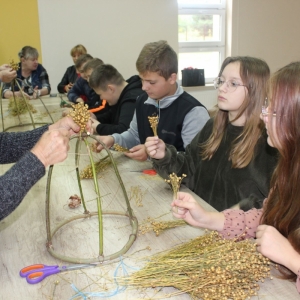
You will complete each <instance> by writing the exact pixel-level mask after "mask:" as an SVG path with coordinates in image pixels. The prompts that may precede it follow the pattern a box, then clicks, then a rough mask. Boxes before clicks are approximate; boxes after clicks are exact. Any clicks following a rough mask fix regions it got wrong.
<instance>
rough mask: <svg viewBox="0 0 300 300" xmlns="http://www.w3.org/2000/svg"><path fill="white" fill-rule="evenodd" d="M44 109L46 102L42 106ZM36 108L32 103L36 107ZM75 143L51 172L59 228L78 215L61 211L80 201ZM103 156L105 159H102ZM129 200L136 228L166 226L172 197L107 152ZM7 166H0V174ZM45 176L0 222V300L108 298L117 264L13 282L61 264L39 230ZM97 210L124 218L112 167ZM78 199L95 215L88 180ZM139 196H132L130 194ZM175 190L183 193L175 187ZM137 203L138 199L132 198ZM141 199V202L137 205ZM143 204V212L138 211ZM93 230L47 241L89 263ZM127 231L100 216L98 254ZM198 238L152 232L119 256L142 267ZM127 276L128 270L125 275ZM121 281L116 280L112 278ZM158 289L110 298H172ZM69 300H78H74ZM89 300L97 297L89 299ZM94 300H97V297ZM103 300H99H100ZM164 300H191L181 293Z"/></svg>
mask: <svg viewBox="0 0 300 300" xmlns="http://www.w3.org/2000/svg"><path fill="white" fill-rule="evenodd" d="M47 101H49V103H48V102H47V105H49V109H51V110H52V111H53V113H54V114H55V115H56V117H57V118H58V117H59V116H60V108H59V102H60V99H59V98H55V99H52V98H48V99H47ZM45 102H46V100H45ZM37 103H38V102H37ZM74 145H75V140H72V141H71V149H70V152H69V157H68V159H67V160H66V161H65V162H63V163H61V164H59V165H57V166H55V167H54V169H53V175H52V185H51V207H52V211H53V215H52V216H51V221H52V222H53V224H55V225H56V224H58V223H60V222H61V221H62V220H64V219H65V218H68V217H70V216H73V215H76V214H79V213H82V212H83V209H82V207H80V208H77V209H69V208H68V205H67V204H68V199H69V197H70V196H71V195H73V194H79V190H78V186H77V181H76V174H75V164H74V156H75V155H74V153H75V150H74ZM82 153H83V155H82V157H81V165H82V166H85V165H87V164H88V157H87V156H86V155H84V151H83V150H82ZM101 155H102V156H103V155H104V153H103V154H101ZM113 155H114V157H115V159H116V162H117V165H118V169H119V171H120V174H121V177H122V179H123V182H124V185H125V188H126V190H127V193H128V196H129V198H130V199H131V200H130V203H131V207H132V209H133V211H134V214H135V215H136V217H137V219H138V221H139V223H140V224H142V223H143V222H145V221H146V220H147V218H148V217H150V218H157V220H158V221H162V220H173V217H172V214H171V212H170V203H171V201H172V191H171V189H170V188H169V186H168V185H167V184H166V183H165V182H164V181H163V180H162V179H161V178H160V177H159V176H158V175H155V176H150V175H143V174H141V173H139V172H131V171H132V170H142V169H146V168H150V167H151V164H150V163H149V162H143V163H140V162H137V161H133V160H131V159H128V158H126V157H125V156H124V155H123V154H121V153H116V152H114V153H113ZM10 166H11V165H2V166H0V172H1V174H2V173H4V172H5V171H6V170H8V169H9V168H10ZM46 181H47V175H46V176H45V177H44V178H42V179H41V180H40V181H39V182H38V183H37V184H36V185H35V186H34V187H33V188H32V189H31V190H30V191H29V193H28V194H27V195H26V197H25V199H24V200H23V202H22V203H21V204H20V206H19V207H18V208H17V209H16V210H15V211H14V212H13V213H12V214H11V215H9V216H8V217H7V218H5V219H4V220H3V221H2V222H0V241H1V243H0V264H1V269H0V282H1V289H0V299H33V300H38V299H53V300H56V299H57V300H58V299H59V300H61V299H70V298H71V297H72V296H74V295H75V294H76V292H75V291H74V290H73V289H72V288H71V284H74V285H75V286H76V287H77V288H78V289H80V290H83V291H85V292H102V293H103V292H105V291H106V292H108V291H113V290H115V289H116V285H115V283H114V281H113V275H114V272H115V270H116V267H117V265H118V262H113V263H110V264H105V265H102V266H99V267H95V268H88V269H82V270H76V271H72V272H64V273H59V274H56V275H52V276H49V277H47V278H46V279H44V280H43V281H42V282H41V283H38V284H33V285H31V284H28V283H27V282H26V280H25V279H24V278H21V277H20V276H19V271H20V269H21V268H23V267H25V266H28V265H31V264H35V263H43V264H46V265H54V264H58V265H68V263H65V262H63V261H60V260H58V259H55V258H54V257H52V256H51V255H50V254H49V253H48V251H47V249H46V245H45V244H46V228H45V188H46ZM99 185H100V193H101V196H102V208H103V210H114V211H123V212H125V211H126V205H125V201H124V200H123V195H122V192H121V188H120V187H119V185H118V182H117V180H116V177H115V174H114V172H113V170H112V168H111V167H108V168H107V169H106V170H105V171H104V172H102V173H101V178H100V179H99ZM83 188H84V194H85V198H86V201H87V206H88V208H89V209H90V210H91V211H93V210H96V203H95V200H94V199H95V193H94V188H93V184H92V181H91V180H85V181H84V182H83ZM133 189H135V190H136V191H137V190H138V191H139V192H138V193H135V194H133V193H132V191H133ZM182 190H186V191H187V190H188V189H186V188H185V187H182ZM134 196H139V197H140V199H137V197H134ZM194 196H195V197H196V198H197V199H198V201H199V202H200V203H201V204H202V205H203V206H204V207H205V208H206V209H209V210H213V208H211V207H210V206H209V205H208V204H207V203H206V202H204V201H203V200H201V199H200V198H199V197H197V196H196V195H194ZM139 200H140V201H139ZM140 204H142V206H140ZM97 228H98V223H97V218H94V217H93V218H90V219H85V220H82V219H81V220H78V221H75V222H72V223H70V224H68V225H65V226H64V227H63V228H62V229H61V230H59V231H58V232H57V234H56V235H55V237H54V238H53V245H54V247H55V250H56V251H58V252H59V253H61V254H64V255H70V256H74V257H95V256H97V253H98V233H97ZM130 232H131V227H130V226H129V222H128V219H127V218H124V217H115V216H104V254H105V255H108V254H111V253H114V252H116V251H118V250H120V248H122V247H123V246H124V244H125V243H126V241H127V240H128V237H129V234H130ZM203 233H204V231H203V230H200V229H196V228H192V227H190V226H183V227H178V228H174V229H171V230H168V231H165V232H164V233H162V234H161V235H159V236H158V237H157V236H156V235H155V234H154V233H153V232H148V233H145V234H143V235H139V236H138V237H137V239H136V241H135V242H134V244H133V245H132V247H131V248H130V249H129V251H128V252H127V253H126V254H125V255H124V257H123V259H124V263H125V264H126V265H128V266H131V267H141V266H142V262H141V261H139V260H138V259H140V258H144V257H146V256H149V255H153V254H155V253H158V252H161V251H164V250H167V249H170V248H172V247H174V246H175V245H178V244H180V243H183V242H186V241H189V240H190V239H192V238H195V237H196V236H198V235H201V234H203ZM127 270H128V271H129V272H132V270H131V269H130V268H127ZM119 275H121V273H119ZM158 290H159V289H158V288H156V289H147V290H146V291H145V290H136V289H132V288H130V287H128V288H127V289H126V290H125V291H124V292H122V293H119V294H117V295H115V296H114V297H112V299H149V298H151V297H152V296H154V295H156V297H161V298H160V299H166V296H165V295H166V294H169V293H172V292H175V291H176V290H175V289H174V288H164V289H162V290H161V291H160V292H159V293H158V294H156V293H157V292H158ZM298 298H299V295H298V293H297V291H296V288H295V284H294V283H291V282H288V281H283V280H280V279H277V278H274V279H273V280H270V279H267V280H266V281H265V283H264V284H261V290H260V291H259V297H253V298H252V299H270V300H271V299H272V300H273V299H278V300H279V299H280V300H282V299H298ZM76 299H83V298H82V297H78V298H76ZM92 299H96V298H92ZM100 299H101V298H100ZM104 299H105V298H104ZM171 299H178V300H179V299H190V297H189V295H187V294H184V295H181V296H177V297H172V298H171Z"/></svg>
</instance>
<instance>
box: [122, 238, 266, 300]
mask: <svg viewBox="0 0 300 300" xmlns="http://www.w3.org/2000/svg"><path fill="white" fill-rule="evenodd" d="M147 260H148V263H147V264H146V266H145V267H144V268H143V269H141V270H140V271H138V272H135V273H133V274H131V275H130V276H129V277H121V278H118V282H119V284H123V285H128V286H135V287H139V288H150V287H175V288H176V289H178V290H179V291H178V292H175V293H172V294H169V295H168V296H169V297H171V296H174V295H179V294H182V293H188V294H190V296H191V297H192V298H193V299H204V300H208V299H216V300H217V299H218V300H219V299H233V300H241V299H247V298H248V297H251V296H253V295H256V294H257V291H258V290H259V285H258V281H262V282H263V281H264V279H265V278H267V277H270V261H269V259H268V258H266V257H264V256H263V255H262V254H260V253H258V252H257V251H256V244H254V243H253V242H252V241H250V240H244V241H240V242H237V241H235V240H225V239H223V237H221V236H220V235H219V234H218V233H217V232H211V233H209V234H205V235H203V236H200V237H198V238H196V239H193V240H192V241H190V242H188V243H185V244H182V245H180V246H178V247H175V248H174V249H172V250H170V251H168V252H167V253H162V254H158V255H155V256H153V257H151V258H150V259H149V258H147Z"/></svg>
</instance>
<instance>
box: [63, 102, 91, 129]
mask: <svg viewBox="0 0 300 300" xmlns="http://www.w3.org/2000/svg"><path fill="white" fill-rule="evenodd" d="M72 108H73V110H72V111H71V112H69V113H68V116H70V117H71V118H72V119H73V121H74V122H75V123H76V124H77V125H79V126H80V132H84V131H85V127H86V123H87V122H88V120H89V119H90V112H89V111H88V106H87V104H84V103H83V102H80V103H77V104H72Z"/></svg>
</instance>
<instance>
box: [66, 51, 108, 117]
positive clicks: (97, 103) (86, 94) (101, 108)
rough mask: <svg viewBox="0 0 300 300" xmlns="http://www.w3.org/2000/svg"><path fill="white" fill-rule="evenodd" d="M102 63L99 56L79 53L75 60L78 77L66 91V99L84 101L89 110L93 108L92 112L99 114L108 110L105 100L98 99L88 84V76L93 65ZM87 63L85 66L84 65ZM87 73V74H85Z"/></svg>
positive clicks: (76, 101) (75, 101)
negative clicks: (67, 91)
mask: <svg viewBox="0 0 300 300" xmlns="http://www.w3.org/2000/svg"><path fill="white" fill-rule="evenodd" d="M101 64H103V61H102V60H101V59H99V58H94V59H93V57H92V56H91V55H89V54H84V55H81V56H80V57H79V58H78V60H77V61H76V64H75V66H76V69H77V70H78V72H79V73H80V78H78V79H77V80H76V82H75V84H74V85H73V87H72V88H71V90H70V91H69V93H68V99H69V100H70V101H71V102H74V103H78V102H84V103H86V104H87V105H88V107H89V110H91V109H93V112H95V113H97V114H100V113H102V112H105V111H107V110H108V106H107V105H106V101H105V100H104V101H103V100H102V99H100V97H99V95H97V94H96V93H95V91H94V90H93V89H92V88H91V87H90V86H89V83H88V80H87V79H88V78H89V76H90V74H91V72H92V70H93V69H94V67H96V66H98V65H101ZM85 65H87V67H85ZM85 73H86V74H87V76H86V75H85Z"/></svg>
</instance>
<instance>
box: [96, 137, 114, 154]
mask: <svg viewBox="0 0 300 300" xmlns="http://www.w3.org/2000/svg"><path fill="white" fill-rule="evenodd" d="M97 140H100V141H101V142H102V143H104V144H105V145H106V147H107V148H110V147H112V146H113V145H114V143H115V139H114V138H113V137H112V136H111V135H99V136H97ZM103 149H104V147H103V146H102V145H101V144H100V143H97V142H96V151H97V152H101V150H103Z"/></svg>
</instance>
